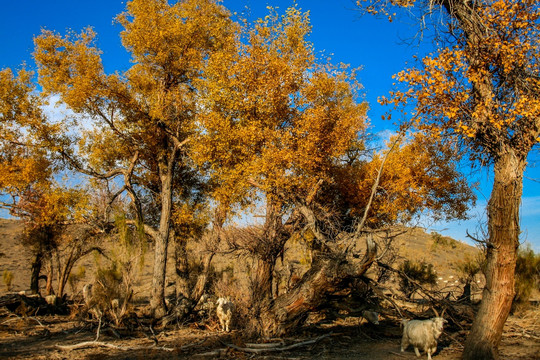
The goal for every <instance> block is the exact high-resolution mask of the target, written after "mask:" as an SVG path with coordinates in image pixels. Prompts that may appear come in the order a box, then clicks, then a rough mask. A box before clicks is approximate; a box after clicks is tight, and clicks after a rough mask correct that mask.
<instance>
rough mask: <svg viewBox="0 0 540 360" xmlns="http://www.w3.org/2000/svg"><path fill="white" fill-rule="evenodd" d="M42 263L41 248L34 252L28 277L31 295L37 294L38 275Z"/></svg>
mask: <svg viewBox="0 0 540 360" xmlns="http://www.w3.org/2000/svg"><path fill="white" fill-rule="evenodd" d="M42 261H43V251H42V250H41V248H40V249H39V250H38V251H37V252H36V254H35V257H34V261H32V272H31V276H30V291H31V292H32V294H39V273H40V272H41V265H42Z"/></svg>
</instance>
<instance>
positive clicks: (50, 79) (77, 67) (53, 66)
mask: <svg viewBox="0 0 540 360" xmlns="http://www.w3.org/2000/svg"><path fill="white" fill-rule="evenodd" d="M95 36H96V34H95V33H94V31H93V30H92V29H91V28H87V29H85V30H84V31H83V32H82V33H81V34H69V35H66V36H65V37H62V36H60V35H59V34H57V33H54V32H51V31H43V32H42V34H41V35H40V36H38V37H36V38H35V39H34V42H35V45H36V50H35V53H34V58H35V60H36V63H37V64H38V75H39V80H40V84H41V85H42V86H43V88H44V90H45V91H47V92H49V93H60V94H61V95H62V96H63V100H64V101H65V102H66V103H67V104H68V105H69V106H71V107H72V108H73V109H74V110H75V111H80V110H82V109H84V107H85V105H86V104H87V102H88V101H96V100H98V99H99V97H100V96H102V95H103V94H102V93H101V92H102V90H103V85H102V81H103V76H104V75H103V66H102V64H101V58H100V54H101V52H100V51H99V50H98V49H97V48H95V46H94V38H95Z"/></svg>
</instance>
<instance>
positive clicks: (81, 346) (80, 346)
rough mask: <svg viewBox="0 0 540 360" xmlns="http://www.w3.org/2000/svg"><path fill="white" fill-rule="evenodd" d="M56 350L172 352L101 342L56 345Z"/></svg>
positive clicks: (162, 347)
mask: <svg viewBox="0 0 540 360" xmlns="http://www.w3.org/2000/svg"><path fill="white" fill-rule="evenodd" d="M56 347H57V348H59V349H62V350H78V349H84V348H87V347H106V348H109V349H115V350H122V351H130V350H154V349H155V350H163V351H174V349H173V348H168V347H164V346H156V345H150V346H122V345H114V344H110V343H106V342H103V341H85V342H82V343H78V344H74V345H58V344H57V345H56Z"/></svg>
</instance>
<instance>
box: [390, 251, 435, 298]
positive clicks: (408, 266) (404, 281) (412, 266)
mask: <svg viewBox="0 0 540 360" xmlns="http://www.w3.org/2000/svg"><path fill="white" fill-rule="evenodd" d="M399 270H401V271H402V272H403V274H404V275H405V276H402V277H401V279H400V282H399V287H400V290H401V291H402V292H403V293H404V294H405V296H406V297H408V298H410V297H411V296H412V294H413V293H414V291H415V290H416V289H417V286H416V285H415V284H414V282H416V283H418V284H420V285H435V284H436V283H437V273H436V272H435V270H434V269H433V265H432V264H429V263H427V262H425V261H412V260H406V261H405V262H404V263H403V264H401V265H400V267H399ZM409 279H410V280H413V281H414V282H413V281H410V280H409Z"/></svg>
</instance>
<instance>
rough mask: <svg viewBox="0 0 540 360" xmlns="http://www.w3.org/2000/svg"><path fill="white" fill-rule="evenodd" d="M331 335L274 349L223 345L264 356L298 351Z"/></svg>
mask: <svg viewBox="0 0 540 360" xmlns="http://www.w3.org/2000/svg"><path fill="white" fill-rule="evenodd" d="M331 335H332V333H328V334H324V335H321V336H318V337H316V338H314V339H310V340H306V341H301V342H298V343H294V344H291V345H287V346H273V347H266V348H265V347H262V348H261V347H240V346H236V345H234V344H226V343H223V345H225V346H227V347H230V348H231V349H234V350H238V351H242V352H247V353H251V354H262V353H265V352H280V351H289V350H293V349H296V348H299V347H302V346H306V345H311V344H315V343H317V342H319V341H321V340H322V339H324V338H327V337H329V336H331ZM252 345H253V344H252ZM256 345H265V344H256Z"/></svg>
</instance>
